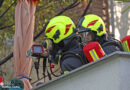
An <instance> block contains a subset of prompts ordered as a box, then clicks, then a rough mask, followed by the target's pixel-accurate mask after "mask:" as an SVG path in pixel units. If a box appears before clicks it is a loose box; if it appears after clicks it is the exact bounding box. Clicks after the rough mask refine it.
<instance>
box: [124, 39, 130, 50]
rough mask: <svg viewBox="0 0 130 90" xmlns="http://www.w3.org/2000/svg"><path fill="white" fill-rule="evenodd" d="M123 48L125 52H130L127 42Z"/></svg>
mask: <svg viewBox="0 0 130 90" xmlns="http://www.w3.org/2000/svg"><path fill="white" fill-rule="evenodd" d="M122 46H123V49H124V51H126V52H130V48H129V46H128V43H127V41H124V42H123V43H122Z"/></svg>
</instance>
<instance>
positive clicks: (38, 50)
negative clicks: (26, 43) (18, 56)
mask: <svg viewBox="0 0 130 90" xmlns="http://www.w3.org/2000/svg"><path fill="white" fill-rule="evenodd" d="M43 53H44V47H43V45H32V47H31V48H30V49H29V50H28V51H26V56H27V57H43Z"/></svg>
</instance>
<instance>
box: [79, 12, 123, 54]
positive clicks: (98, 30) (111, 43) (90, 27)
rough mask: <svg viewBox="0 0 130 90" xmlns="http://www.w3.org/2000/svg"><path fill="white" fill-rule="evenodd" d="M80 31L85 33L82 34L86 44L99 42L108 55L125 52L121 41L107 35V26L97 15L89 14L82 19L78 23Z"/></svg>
mask: <svg viewBox="0 0 130 90" xmlns="http://www.w3.org/2000/svg"><path fill="white" fill-rule="evenodd" d="M78 29H79V31H84V32H83V33H82V38H83V42H84V43H89V42H94V41H97V42H99V44H100V45H101V46H102V48H103V50H104V52H105V53H106V55H107V54H110V53H112V52H115V51H122V50H123V49H122V46H121V43H120V41H118V40H116V39H114V38H113V37H112V36H110V35H108V34H107V33H106V28H105V24H104V22H103V20H102V19H101V18H100V17H99V16H97V15H94V14H88V15H86V16H84V17H82V18H81V19H80V21H79V23H78Z"/></svg>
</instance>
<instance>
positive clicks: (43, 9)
mask: <svg viewBox="0 0 130 90" xmlns="http://www.w3.org/2000/svg"><path fill="white" fill-rule="evenodd" d="M14 1H15V0H4V2H3V4H2V7H1V8H0V16H1V15H2V14H3V13H4V12H5V11H6V10H7V9H8V7H10V6H11V4H12V3H14ZM74 1H75V0H39V2H38V4H37V7H36V13H35V26H34V35H36V34H37V33H39V32H40V31H41V30H42V28H43V26H44V25H45V23H47V22H48V21H49V19H51V18H52V17H54V16H55V15H56V14H57V13H58V12H60V11H61V10H63V9H64V8H65V7H67V6H68V5H70V4H71V3H73V2H74ZM79 1H83V0H79ZM15 6H16V4H14V5H13V6H12V7H11V8H10V9H9V10H8V11H7V12H6V13H5V14H4V16H2V17H0V50H1V51H0V52H1V53H5V52H4V51H5V50H3V49H4V48H3V47H6V41H5V39H6V37H9V38H13V36H14V32H15V25H13V26H11V27H8V28H4V29H1V28H2V27H6V26H9V25H12V24H14V23H15ZM69 14H72V15H70V16H71V17H73V18H75V17H76V15H77V14H73V12H72V11H70V10H68V11H66V12H65V13H63V15H67V16H69ZM41 41H43V35H41V37H40V38H39V39H38V40H37V41H36V42H41ZM11 47H12V46H11ZM2 50H3V51H2ZM10 52H11V51H10ZM1 53H0V54H1Z"/></svg>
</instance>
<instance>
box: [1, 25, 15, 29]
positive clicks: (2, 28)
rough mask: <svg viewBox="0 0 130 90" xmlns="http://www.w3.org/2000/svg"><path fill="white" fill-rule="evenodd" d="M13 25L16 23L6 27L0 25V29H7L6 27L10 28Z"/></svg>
mask: <svg viewBox="0 0 130 90" xmlns="http://www.w3.org/2000/svg"><path fill="white" fill-rule="evenodd" d="M12 26H14V24H11V25H8V26H4V27H0V30H2V29H5V28H10V27H12Z"/></svg>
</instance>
